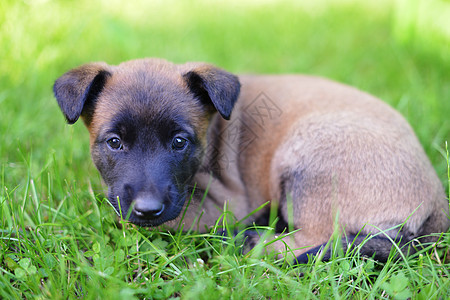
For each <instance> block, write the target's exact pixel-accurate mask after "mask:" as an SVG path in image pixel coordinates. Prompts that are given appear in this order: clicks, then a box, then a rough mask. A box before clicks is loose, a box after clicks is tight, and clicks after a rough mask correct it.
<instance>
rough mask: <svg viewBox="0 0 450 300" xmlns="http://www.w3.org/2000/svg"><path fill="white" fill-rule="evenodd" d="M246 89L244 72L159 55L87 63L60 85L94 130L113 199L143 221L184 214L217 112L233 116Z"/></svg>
mask: <svg viewBox="0 0 450 300" xmlns="http://www.w3.org/2000/svg"><path fill="white" fill-rule="evenodd" d="M239 89H240V84H239V81H238V79H237V77H236V76H234V75H232V74H230V73H227V72H225V71H223V70H220V69H218V68H216V67H213V66H210V65H206V64H198V63H189V64H185V65H174V64H171V63H169V62H166V61H164V60H156V59H145V60H134V61H130V62H126V63H122V64H120V65H118V66H110V65H107V64H105V63H91V64H86V65H83V66H81V67H78V68H76V69H73V70H71V71H69V72H67V73H66V74H64V75H62V76H61V77H60V78H59V79H57V80H56V82H55V85H54V93H55V97H56V99H57V101H58V104H59V106H60V108H61V110H62V112H63V113H64V115H65V117H66V119H67V122H68V123H70V124H73V123H75V122H76V121H77V120H78V118H79V117H80V116H81V118H82V119H83V121H84V123H85V125H86V126H87V128H88V130H89V133H90V145H91V154H92V159H93V161H94V163H95V165H96V167H97V169H98V170H99V171H100V174H101V175H102V177H103V179H104V181H105V183H106V184H107V185H108V198H109V200H110V201H111V202H112V203H113V205H114V206H115V208H116V210H117V211H118V212H121V214H122V215H123V217H125V216H127V215H128V214H129V221H131V222H133V223H135V224H138V225H142V226H156V225H159V224H162V223H164V222H166V221H169V220H171V219H174V218H176V217H177V216H178V215H179V214H180V211H181V209H182V207H183V204H184V202H185V199H186V197H189V194H188V188H189V186H190V185H191V180H192V178H193V176H194V175H195V173H196V172H197V170H198V168H199V166H200V163H201V161H202V156H203V152H204V148H205V143H206V142H205V139H206V130H207V127H208V124H209V120H210V118H211V117H212V115H213V114H214V113H215V112H219V113H220V115H221V116H222V117H223V118H225V119H229V117H230V114H231V111H232V109H233V106H234V104H235V102H236V100H237V97H238V95H239ZM119 202H120V203H119ZM119 207H120V208H119Z"/></svg>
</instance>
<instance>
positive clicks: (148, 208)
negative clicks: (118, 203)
mask: <svg viewBox="0 0 450 300" xmlns="http://www.w3.org/2000/svg"><path fill="white" fill-rule="evenodd" d="M163 211H164V204H163V203H162V202H161V201H158V200H155V199H145V198H138V199H136V200H135V202H134V207H133V212H134V213H135V214H136V215H137V216H138V217H139V218H142V219H156V218H158V217H159V216H160V215H161V214H162V212H163Z"/></svg>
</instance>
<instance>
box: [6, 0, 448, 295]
mask: <svg viewBox="0 0 450 300" xmlns="http://www.w3.org/2000/svg"><path fill="white" fill-rule="evenodd" d="M410 3H411V5H409V4H410ZM429 3H432V4H433V5H430V4H429ZM449 6H450V4H449V2H448V1H439V0H433V1H428V2H427V1H425V0H423V1H422V0H415V1H411V2H409V1H364V2H362V1H356V0H355V1H352V0H347V1H337V0H333V1H327V0H323V1H308V2H306V1H302V2H300V1H299V2H298V3H297V2H293V1H292V2H290V1H285V2H278V1H263V2H260V1H248V2H247V1H245V2H244V1H215V2H211V1H191V0H190V1H183V2H181V1H143V0H140V1H128V2H125V1H118V0H115V1H106V0H105V1H88V0H80V1H50V0H49V1H33V0H27V1H16V0H4V1H0V26H1V27H0V45H1V47H0V57H1V62H0V136H1V140H0V184H1V185H0V189H1V191H0V216H1V218H0V245H1V251H0V297H3V298H12V299H19V298H33V297H42V298H63V299H66V298H74V297H86V298H105V299H114V298H116V299H124V298H125V297H127V296H132V295H134V296H136V297H140V298H143V297H148V298H151V297H152V298H168V297H176V296H180V297H182V298H199V299H202V298H207V299H210V298H211V297H215V298H230V297H234V298H266V297H270V298H288V297H289V298H295V297H297V298H299V297H301V298H304V297H310V298H316V297H321V298H330V297H333V298H339V297H341V298H349V297H352V298H383V297H384V298H387V297H389V298H397V299H406V298H408V297H413V298H419V299H420V298H423V299H429V298H437V297H438V296H440V297H442V298H446V297H449V296H450V295H449V294H448V293H449V292H448V291H449V290H450V281H449V279H448V278H449V275H450V274H449V271H448V270H449V269H450V264H449V258H448V251H449V245H450V234H448V233H447V234H445V235H444V236H443V238H442V241H441V242H440V244H439V246H438V247H437V248H436V251H435V252H432V253H431V254H423V255H421V256H420V257H417V258H411V259H408V260H407V261H403V262H402V261H390V262H388V263H387V264H377V263H375V262H372V261H371V260H367V259H362V258H359V257H358V256H354V257H346V258H342V257H341V258H336V259H333V260H332V261H330V262H328V263H310V264H308V265H304V266H300V267H298V268H293V267H292V265H291V263H290V262H287V261H284V262H283V261H276V260H275V259H273V258H272V257H270V256H264V255H259V254H257V253H250V254H247V255H243V254H242V253H241V250H242V249H241V245H240V243H239V242H237V241H235V240H236V239H238V237H239V235H238V236H236V237H234V236H232V237H218V236H216V235H214V234H212V233H214V232H216V231H215V230H214V229H213V230H212V231H211V234H206V235H198V234H195V233H189V234H185V233H182V232H168V231H166V230H156V231H148V230H146V229H142V228H136V227H134V226H131V225H128V224H125V225H124V224H121V223H120V222H117V217H116V215H115V214H114V212H113V210H112V209H111V207H110V206H109V205H108V204H107V203H106V201H105V200H104V193H103V192H104V188H103V187H102V185H101V179H100V177H99V175H98V173H97V171H96V170H95V168H94V166H93V164H92V163H91V162H90V157H89V144H88V137H87V131H86V129H85V128H84V127H83V126H82V124H76V125H74V126H68V125H65V124H64V119H63V116H62V114H61V113H60V111H59V110H58V107H57V104H56V101H55V99H54V98H53V95H52V91H51V87H52V84H53V82H54V80H55V79H56V78H57V77H58V76H59V75H61V74H62V73H63V72H65V71H67V70H68V69H70V68H72V67H75V66H77V65H80V64H82V63H85V62H89V61H106V62H108V63H112V64H114V63H119V62H121V61H123V60H127V59H132V58H137V57H147V56H157V57H163V58H166V59H168V60H172V61H176V62H184V61H191V60H195V61H208V62H211V63H214V64H217V65H219V66H221V67H223V68H226V69H228V70H230V71H232V72H236V73H241V72H244V73H255V72H257V73H309V74H316V75H321V76H326V77H330V78H333V79H336V80H339V81H341V82H345V83H348V84H351V85H354V86H356V87H359V88H360V89H363V90H366V91H368V92H370V93H372V94H374V95H376V96H378V97H380V98H382V99H383V100H385V101H386V102H388V103H389V104H390V105H392V106H394V107H395V108H396V109H398V110H399V111H400V112H401V113H402V114H403V115H404V116H405V117H406V118H407V119H408V120H409V121H410V123H411V125H412V126H413V127H414V129H415V131H416V132H417V135H418V137H419V139H420V141H421V143H422V144H423V146H424V148H425V150H426V152H427V154H428V156H429V157H430V159H431V161H432V163H433V165H434V167H435V168H436V171H437V173H438V175H439V177H440V178H441V180H442V182H443V184H444V186H445V187H446V190H447V191H449V189H448V182H449V177H450V175H448V174H449V173H448V154H447V152H446V148H445V141H448V140H449V137H450V118H449V116H450V101H449V100H450V84H449V74H450V62H449V59H450V57H449V56H448V53H449V43H450V37H449V34H448V31H447V30H448V28H450V27H449V26H447V25H448V22H449V21H448V20H450V15H449ZM428 24H431V25H430V26H428ZM446 157H447V159H446ZM220 225H222V223H220ZM222 229H223V228H217V229H216V230H222Z"/></svg>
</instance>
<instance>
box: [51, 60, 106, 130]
mask: <svg viewBox="0 0 450 300" xmlns="http://www.w3.org/2000/svg"><path fill="white" fill-rule="evenodd" d="M109 69H110V67H109V66H108V65H107V64H106V63H90V64H86V65H83V66H81V67H78V68H75V69H73V70H70V71H68V72H67V73H65V74H64V75H62V76H61V77H60V78H58V79H57V80H56V81H55V84H54V85H53V92H54V94H55V97H56V100H57V101H58V104H59V107H60V108H61V110H62V112H63V113H64V116H65V117H66V120H67V123H69V124H73V123H75V122H76V121H77V120H78V118H79V117H80V116H82V117H83V119H84V121H85V123H86V125H89V124H90V122H91V118H92V114H93V112H94V107H95V102H96V99H97V96H98V95H99V94H100V92H101V91H102V90H103V87H104V85H105V83H106V80H107V79H108V77H109V76H111V73H110V72H109Z"/></svg>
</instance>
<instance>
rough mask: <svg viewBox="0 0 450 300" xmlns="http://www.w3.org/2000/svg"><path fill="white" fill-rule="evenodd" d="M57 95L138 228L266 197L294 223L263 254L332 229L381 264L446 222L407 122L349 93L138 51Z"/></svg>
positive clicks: (79, 71) (211, 219)
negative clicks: (139, 55)
mask: <svg viewBox="0 0 450 300" xmlns="http://www.w3.org/2000/svg"><path fill="white" fill-rule="evenodd" d="M54 93H55V97H56V99H57V101H58V104H59V107H60V108H61V110H62V112H63V113H64V116H65V117H66V119H67V122H68V123H70V124H73V123H75V122H76V121H77V120H78V118H79V117H80V116H81V118H82V119H83V121H84V124H85V125H86V127H87V128H88V130H89V133H90V147H91V154H92V159H93V161H94V163H95V165H96V167H97V168H98V170H99V171H100V174H101V175H102V178H103V179H104V181H105V183H106V184H107V186H108V198H109V200H110V201H111V203H112V204H113V205H114V207H115V208H116V210H117V211H118V212H119V214H121V215H122V216H123V217H124V218H125V217H126V216H127V217H128V220H129V221H130V222H132V223H135V224H137V225H140V226H158V225H160V224H163V223H166V224H168V225H169V226H170V225H172V226H176V225H178V224H179V223H180V222H183V223H185V225H186V226H185V228H186V227H189V226H191V225H193V224H194V225H195V226H196V228H197V229H198V230H200V231H204V230H205V228H207V227H208V226H211V225H214V224H215V222H216V221H217V219H218V218H219V217H220V216H221V214H222V213H223V211H222V210H223V208H224V207H225V205H226V207H227V208H228V209H229V210H231V211H232V212H233V213H234V215H235V217H236V218H237V219H238V220H239V219H242V218H244V217H246V216H247V215H249V214H250V213H251V212H252V211H254V210H255V209H257V208H258V207H260V206H262V205H264V203H266V202H268V201H270V205H271V206H274V207H276V208H277V210H278V212H279V217H280V219H281V221H283V222H285V223H289V224H291V227H292V228H293V229H295V230H297V229H299V230H297V231H296V232H295V233H294V234H292V235H289V236H286V237H284V238H282V239H279V240H278V241H276V242H275V243H272V244H271V245H270V247H271V248H270V250H273V251H276V252H277V253H280V254H281V255H286V254H294V255H295V256H297V257H298V260H299V261H305V260H307V256H305V255H306V254H310V253H315V252H317V251H318V250H319V247H320V246H321V245H323V244H324V243H326V242H327V241H328V240H329V239H330V237H331V236H332V234H333V232H334V231H335V230H338V231H339V232H341V234H342V235H343V236H345V237H347V239H348V240H350V241H352V242H353V243H354V244H359V243H363V244H364V246H362V247H361V249H360V251H361V253H362V254H364V255H370V256H374V257H375V258H376V259H379V260H386V259H387V258H388V256H389V252H390V250H391V247H392V241H401V243H402V244H403V243H405V242H407V241H410V240H411V239H414V238H417V237H420V236H423V235H429V234H431V233H439V232H443V231H446V230H447V229H448V227H449V218H448V211H449V208H448V201H447V200H446V196H445V193H444V190H443V187H442V185H441V182H440V181H439V179H438V177H437V176H436V173H435V171H434V169H433V167H432V166H431V164H430V162H429V160H428V158H427V157H426V155H425V153H424V151H423V149H422V147H421V145H420V144H419V142H418V140H417V138H416V136H415V135H414V133H413V131H412V129H411V127H410V126H409V125H408V123H407V122H406V121H405V119H404V118H403V117H402V116H400V114H398V113H397V112H396V111H394V110H393V109H392V108H390V107H389V106H388V105H386V104H384V103H383V102H381V101H380V100H378V99H376V98H375V97H373V96H370V95H368V94H366V93H364V92H361V91H359V90H356V89H354V88H351V87H348V86H345V85H342V84H339V83H335V82H332V81H329V80H326V79H321V78H317V77H310V76H299V75H263V76H239V77H237V76H235V75H232V74H230V73H228V72H226V71H224V70H221V69H219V68H216V67H214V66H211V65H208V64H204V63H186V64H182V65H176V64H172V63H170V62H167V61H165V60H160V59H141V60H133V61H129V62H125V63H122V64H120V65H118V66H110V65H108V64H106V63H90V64H86V65H83V66H81V67H78V68H76V69H73V70H70V71H68V72H67V73H65V74H64V75H62V76H61V77H60V78H59V79H57V80H56V82H55V84H54ZM204 194H206V196H205V198H204ZM191 196H192V199H191V200H190V201H188V200H189V199H190V198H191ZM188 202H189V205H188V206H187V205H186V204H187V203H188ZM119 204H120V205H119ZM183 209H186V211H185V215H184V217H183V218H181V216H182V215H183V214H184V213H183V214H181V212H182V211H183ZM263 214H264V212H263V211H262V210H260V211H259V212H257V213H255V214H253V215H251V216H250V217H248V218H247V219H246V222H248V223H252V222H255V221H257V220H258V219H260V218H261V217H262V215H263ZM401 224H403V226H399V225H401ZM373 235H375V237H373V238H371V239H369V240H367V241H366V240H364V239H366V238H367V237H370V236H373ZM355 237H356V238H355ZM250 238H253V236H250ZM363 240H364V242H363ZM427 240H432V238H428V239H427ZM344 247H346V246H345V245H344ZM311 249H312V250H311ZM328 255H329V254H328Z"/></svg>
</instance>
